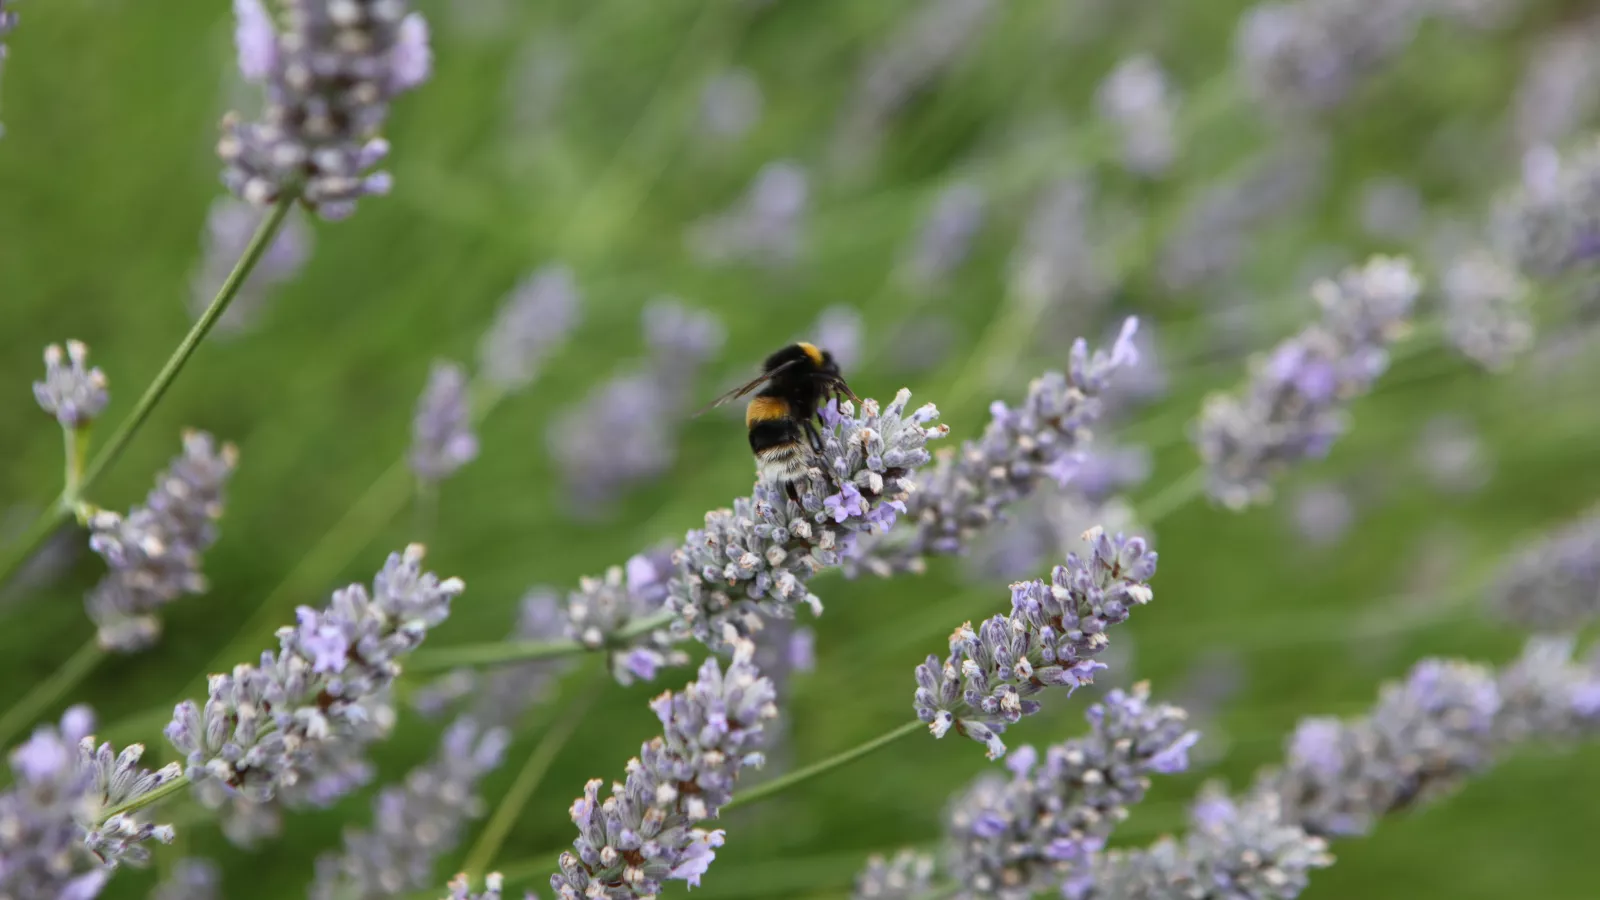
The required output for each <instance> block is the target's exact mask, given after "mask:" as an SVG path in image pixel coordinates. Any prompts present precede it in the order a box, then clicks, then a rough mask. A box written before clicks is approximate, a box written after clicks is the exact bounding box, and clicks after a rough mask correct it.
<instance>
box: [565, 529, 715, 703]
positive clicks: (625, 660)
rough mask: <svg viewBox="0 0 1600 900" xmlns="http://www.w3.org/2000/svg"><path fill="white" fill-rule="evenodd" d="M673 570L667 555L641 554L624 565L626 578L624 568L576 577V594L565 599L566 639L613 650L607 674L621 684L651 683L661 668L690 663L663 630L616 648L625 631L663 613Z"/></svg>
mask: <svg viewBox="0 0 1600 900" xmlns="http://www.w3.org/2000/svg"><path fill="white" fill-rule="evenodd" d="M671 568H672V562H671V559H670V557H669V556H668V555H667V554H665V553H659V552H658V553H650V554H641V555H639V556H635V557H633V559H630V560H629V561H628V566H627V570H626V577H625V576H624V570H623V569H622V568H620V567H618V566H612V567H611V568H610V569H607V570H606V573H605V575H604V576H603V577H601V578H580V579H579V580H578V589H577V590H576V591H572V592H570V593H569V594H568V595H567V607H566V637H567V638H568V639H570V640H574V641H577V642H579V643H581V644H583V645H584V646H585V647H588V648H589V649H591V650H601V649H605V648H607V647H614V648H615V649H613V650H612V651H611V672H612V675H613V677H615V678H616V679H617V681H618V682H619V683H621V684H632V683H633V682H634V681H635V680H639V681H654V680H655V677H656V674H657V672H659V671H660V670H661V669H663V668H667V667H669V666H681V665H685V664H687V663H688V662H689V655H688V654H687V653H685V652H683V651H682V650H680V649H677V648H675V647H674V646H673V645H674V644H675V643H676V642H677V641H676V639H675V638H674V637H673V636H672V635H671V634H670V632H669V631H668V630H667V629H656V630H655V631H651V632H648V633H646V634H643V635H639V636H637V637H635V638H633V639H632V640H631V641H629V642H628V643H627V646H625V647H623V646H619V641H620V638H621V634H622V632H623V631H624V630H625V629H626V628H628V627H629V626H630V625H632V624H633V623H635V622H637V621H639V620H640V619H646V618H649V617H650V616H652V615H654V614H656V613H658V612H660V611H661V609H662V604H663V602H664V601H665V600H666V581H667V577H668V574H669V573H670V572H671Z"/></svg>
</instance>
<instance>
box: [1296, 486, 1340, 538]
mask: <svg viewBox="0 0 1600 900" xmlns="http://www.w3.org/2000/svg"><path fill="white" fill-rule="evenodd" d="M1290 513H1291V516H1292V518H1293V521H1294V525H1295V530H1296V531H1298V532H1299V533H1300V536H1301V537H1302V538H1304V539H1305V541H1306V543H1308V544H1310V545H1312V546H1313V547H1331V546H1333V545H1334V544H1337V543H1339V541H1340V540H1342V539H1343V538H1344V536H1345V533H1346V532H1348V531H1349V530H1350V525H1351V524H1352V523H1353V522H1354V521H1355V517H1356V510H1355V503H1354V501H1352V500H1351V499H1350V493H1349V491H1346V490H1343V489H1342V488H1340V487H1339V486H1337V485H1334V484H1327V483H1316V484H1307V485H1302V486H1301V487H1300V488H1299V489H1298V490H1296V491H1295V492H1294V499H1293V502H1292V503H1291V505H1290Z"/></svg>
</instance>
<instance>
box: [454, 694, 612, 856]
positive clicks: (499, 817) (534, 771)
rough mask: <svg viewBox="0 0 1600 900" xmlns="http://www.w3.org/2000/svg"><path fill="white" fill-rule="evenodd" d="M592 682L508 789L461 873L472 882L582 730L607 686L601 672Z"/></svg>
mask: <svg viewBox="0 0 1600 900" xmlns="http://www.w3.org/2000/svg"><path fill="white" fill-rule="evenodd" d="M589 682H590V683H589V685H588V687H587V688H585V689H584V690H583V691H582V692H581V693H580V694H579V696H578V697H577V698H576V699H574V700H573V701H572V703H571V704H570V705H569V706H568V708H567V711H566V713H565V714H564V715H563V716H562V717H561V719H560V720H559V721H557V722H556V723H555V725H554V726H553V727H551V728H550V729H549V730H547V731H546V732H545V733H544V736H543V737H541V738H540V739H539V743H538V744H536V745H535V746H534V748H533V752H532V753H530V754H529V755H528V760H527V762H525V763H523V764H522V769H521V771H519V772H517V777H516V780H515V781H513V782H511V787H509V788H507V789H506V793H505V796H504V797H502V798H501V799H500V804H499V805H498V806H496V807H495V810H494V814H493V815H492V816H490V817H489V821H488V822H487V823H486V824H485V825H484V826H483V833H482V834H480V835H478V840H477V842H476V843H474V844H473V845H472V849H471V850H470V851H468V853H467V858H466V862H464V863H462V864H461V870H462V871H464V872H466V873H467V874H468V875H469V876H471V877H472V878H474V879H477V878H479V877H481V876H483V875H485V874H487V873H488V867H489V863H490V862H491V861H492V860H493V859H494V857H495V854H497V853H499V852H500V848H501V847H503V846H504V845H505V842H506V835H508V834H510V833H511V826H512V825H514V824H516V821H517V817H518V816H520V815H521V814H522V810H523V808H524V807H526V806H527V805H528V800H529V798H531V797H532V796H533V792H534V791H535V790H538V788H539V784H540V782H542V781H544V776H545V775H547V774H549V772H550V766H551V764H552V763H554V762H555V759H556V755H557V754H559V753H560V752H561V749H562V748H563V747H565V746H566V744H567V741H569V740H570V739H571V738H572V735H573V732H575V731H577V730H578V723H579V722H582V721H583V718H584V716H585V715H587V714H588V712H589V708H590V707H591V706H592V705H593V704H594V698H595V695H596V694H598V693H599V688H600V686H601V685H603V684H604V683H605V673H604V670H601V673H600V677H597V678H595V677H591V678H590V679H589Z"/></svg>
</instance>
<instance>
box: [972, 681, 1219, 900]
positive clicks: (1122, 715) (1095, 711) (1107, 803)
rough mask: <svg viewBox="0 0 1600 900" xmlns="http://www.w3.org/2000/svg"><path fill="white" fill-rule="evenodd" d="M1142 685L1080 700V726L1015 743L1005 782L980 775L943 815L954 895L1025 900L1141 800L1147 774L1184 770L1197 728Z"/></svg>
mask: <svg viewBox="0 0 1600 900" xmlns="http://www.w3.org/2000/svg"><path fill="white" fill-rule="evenodd" d="M1149 700H1150V687H1149V685H1148V684H1143V683H1141V684H1139V685H1137V686H1135V687H1134V689H1133V691H1132V692H1131V693H1130V692H1123V691H1112V692H1111V693H1110V694H1109V695H1108V696H1107V697H1106V699H1105V702H1104V703H1096V704H1095V705H1094V706H1092V707H1090V708H1089V713H1088V719H1089V725H1090V731H1089V734H1088V735H1086V736H1084V737H1081V738H1074V739H1072V740H1069V741H1066V742H1064V743H1061V744H1057V745H1055V746H1053V747H1050V748H1049V749H1047V750H1046V751H1045V753H1044V759H1043V760H1042V761H1041V760H1040V759H1039V754H1038V752H1036V751H1035V750H1034V749H1033V748H1032V747H1023V748H1022V749H1020V750H1018V751H1017V753H1016V754H1015V755H1014V756H1013V758H1012V760H1011V762H1010V763H1009V764H1008V767H1009V768H1010V769H1011V772H1012V777H1011V778H1010V779H1009V780H1006V779H1003V778H999V777H996V776H992V775H990V776H984V777H981V778H980V779H979V780H978V781H977V782H976V783H975V784H974V785H973V786H972V787H971V788H970V789H969V790H968V791H967V793H966V794H965V795H964V796H962V797H961V798H960V799H958V800H957V801H956V802H955V805H954V807H953V808H952V809H951V811H950V814H949V817H948V821H947V823H946V852H945V864H946V868H947V869H948V870H949V872H950V874H951V876H952V877H954V878H955V880H956V881H957V882H958V883H959V884H960V885H961V889H962V892H961V896H971V897H996V898H1000V900H1027V898H1029V897H1032V896H1034V895H1035V894H1038V893H1043V892H1045V891H1047V890H1049V889H1051V888H1054V887H1057V886H1059V885H1060V884H1062V882H1063V881H1064V880H1066V879H1067V877H1068V876H1069V875H1071V874H1072V873H1073V872H1074V871H1075V870H1078V869H1081V868H1082V867H1083V865H1084V864H1085V862H1087V861H1088V860H1089V859H1090V858H1091V857H1092V855H1093V854H1094V853H1096V852H1098V851H1099V850H1100V848H1101V847H1103V846H1104V845H1105V841H1106V839H1107V838H1108V837H1109V836H1110V834H1111V832H1112V830H1113V829H1115V828H1116V826H1117V824H1118V823H1120V822H1121V821H1122V820H1123V819H1125V818H1127V815H1128V807H1130V806H1133V805H1134V804H1137V803H1138V802H1139V801H1140V800H1143V799H1144V794H1145V791H1146V790H1147V789H1148V788H1149V786H1150V779H1149V775H1150V774H1152V773H1159V774H1171V773H1174V772H1181V771H1183V770H1184V769H1185V768H1186V767H1187V765H1188V761H1187V754H1188V749H1189V747H1190V746H1192V745H1193V744H1194V742H1195V741H1196V740H1198V739H1199V737H1200V736H1199V734H1198V733H1197V732H1194V731H1190V730H1188V729H1187V728H1186V727H1185V725H1186V721H1187V716H1186V715H1185V714H1184V712H1183V710H1181V709H1178V708H1177V707H1175V706H1168V705H1166V704H1151V703H1150V702H1149Z"/></svg>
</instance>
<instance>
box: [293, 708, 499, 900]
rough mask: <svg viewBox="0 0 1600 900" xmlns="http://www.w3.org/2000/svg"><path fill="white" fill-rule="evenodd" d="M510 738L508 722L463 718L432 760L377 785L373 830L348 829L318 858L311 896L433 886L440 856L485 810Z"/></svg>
mask: <svg viewBox="0 0 1600 900" xmlns="http://www.w3.org/2000/svg"><path fill="white" fill-rule="evenodd" d="M508 739H509V735H508V734H507V732H506V731H505V729H503V728H491V729H488V730H480V729H479V727H478V725H477V723H475V722H473V721H472V720H471V719H467V718H462V719H457V720H456V721H455V722H454V723H453V724H451V726H450V727H449V728H447V729H445V733H444V738H443V740H442V741H441V743H440V746H439V752H438V753H437V754H435V755H434V757H433V758H432V759H430V760H429V761H428V762H426V763H424V764H423V765H420V766H418V767H416V768H414V769H412V770H411V771H410V773H408V774H407V775H406V779H405V782H404V783H403V784H400V785H392V786H390V787H386V788H384V789H383V790H382V791H380V792H378V796H377V798H376V799H374V800H373V802H372V830H371V831H364V830H359V829H346V831H345V835H344V849H343V851H342V852H340V853H337V854H333V853H330V854H324V855H323V856H321V857H318V859H317V867H316V871H317V874H316V880H315V881H314V882H313V883H312V885H311V888H310V891H309V896H310V897H311V900H337V898H345V900H382V898H386V897H395V896H399V895H401V894H402V893H405V892H407V891H412V890H419V889H421V888H425V887H427V886H428V884H429V882H430V881H431V879H432V876H433V869H434V864H435V863H436V862H438V860H439V857H440V856H442V855H443V854H445V853H449V852H450V851H451V850H453V849H455V847H456V845H457V844H458V843H459V842H460V840H461V836H462V832H463V830H464V829H465V827H466V825H467V823H468V822H470V821H471V820H472V819H475V818H477V817H478V816H480V815H482V813H483V800H482V798H480V797H479V796H478V794H477V789H478V782H479V781H480V780H481V779H482V778H483V776H484V775H486V774H488V773H489V772H491V771H493V770H494V769H496V768H497V767H498V766H499V765H500V761H501V758H502V756H503V755H504V753H505V749H506V743H507V741H508Z"/></svg>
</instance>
